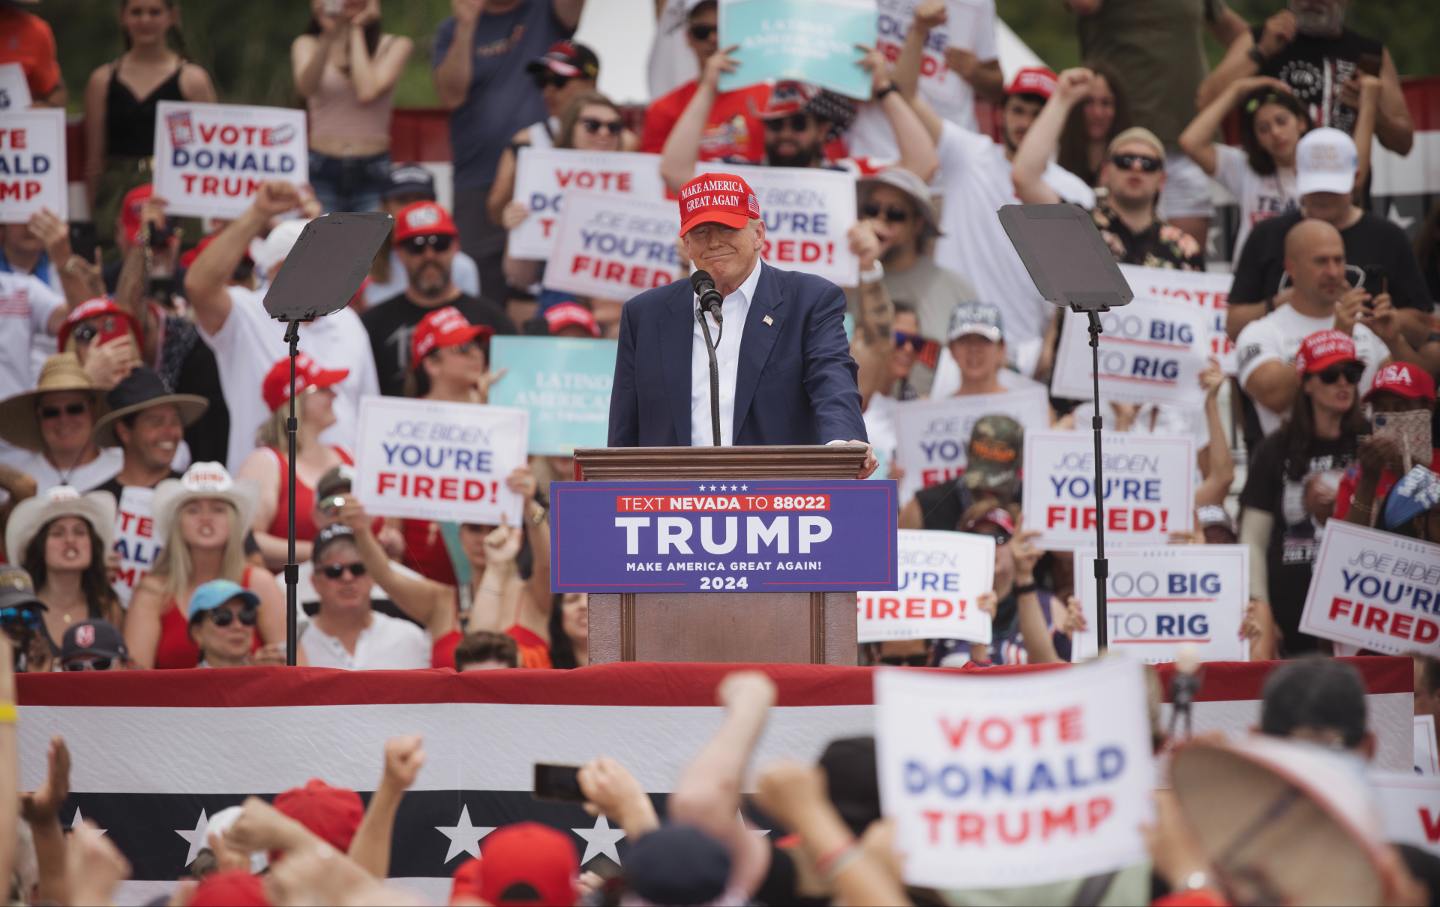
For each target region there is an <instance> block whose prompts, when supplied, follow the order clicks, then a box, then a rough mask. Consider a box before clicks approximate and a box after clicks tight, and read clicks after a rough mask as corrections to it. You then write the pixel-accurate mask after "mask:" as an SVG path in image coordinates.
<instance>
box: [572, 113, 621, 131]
mask: <svg viewBox="0 0 1440 907" xmlns="http://www.w3.org/2000/svg"><path fill="white" fill-rule="evenodd" d="M580 125H581V126H583V127H584V128H585V131H586V132H588V133H590V134H591V135H595V134H596V133H597V132H599V131H600V130H602V129H603V130H605V131H606V132H608V133H610V134H611V135H619V134H620V131H621V130H622V129H624V128H625V124H624V123H622V122H620V121H619V120H597V119H595V118H594V117H581V118H580Z"/></svg>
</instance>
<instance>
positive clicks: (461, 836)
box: [435, 805, 495, 863]
mask: <svg viewBox="0 0 1440 907" xmlns="http://www.w3.org/2000/svg"><path fill="white" fill-rule="evenodd" d="M435 830H436V831H438V832H440V834H442V835H444V836H445V837H447V838H449V839H450V848H449V849H448V850H446V851H445V862H446V863H449V862H450V861H451V860H453V859H455V858H456V857H458V856H459V855H460V854H462V853H468V854H469V855H470V856H472V857H478V856H480V840H481V839H482V838H484V837H485V836H486V835H488V834H490V832H492V831H494V830H495V826H493V825H471V824H470V807H469V806H464V805H462V806H461V807H460V821H459V822H457V823H455V824H454V825H436V826H435Z"/></svg>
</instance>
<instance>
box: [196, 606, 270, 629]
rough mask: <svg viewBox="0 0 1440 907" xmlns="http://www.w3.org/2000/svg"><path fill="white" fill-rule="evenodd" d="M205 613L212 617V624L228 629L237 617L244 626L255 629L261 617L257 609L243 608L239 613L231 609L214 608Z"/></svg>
mask: <svg viewBox="0 0 1440 907" xmlns="http://www.w3.org/2000/svg"><path fill="white" fill-rule="evenodd" d="M205 613H206V614H209V615H210V623H212V624H214V625H215V626H217V627H228V626H230V625H231V624H233V623H234V622H235V619H236V618H237V617H238V618H239V619H240V624H241V625H242V626H246V627H253V626H255V621H256V619H257V618H258V617H259V611H258V609H256V608H241V609H240V610H239V611H232V610H230V609H229V608H214V609H212V610H210V611H207V612H205Z"/></svg>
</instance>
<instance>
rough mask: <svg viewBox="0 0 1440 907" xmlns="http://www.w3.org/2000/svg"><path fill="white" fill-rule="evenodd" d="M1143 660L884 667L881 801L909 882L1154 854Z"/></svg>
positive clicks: (1079, 869)
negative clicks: (1045, 667) (1008, 667)
mask: <svg viewBox="0 0 1440 907" xmlns="http://www.w3.org/2000/svg"><path fill="white" fill-rule="evenodd" d="M1146 670H1147V669H1146V668H1145V667H1144V666H1143V665H1141V664H1140V663H1139V662H1136V661H1132V660H1129V659H1120V658H1114V659H1104V660H1102V661H1097V662H1093V663H1091V664H1087V665H1080V666H1076V667H1071V668H1065V669H1062V670H1055V671H1045V672H1043V673H1042V672H1036V673H1027V674H1005V675H988V676H987V675H986V674H985V673H984V672H981V673H979V674H950V675H945V674H939V673H936V672H929V671H911V670H905V669H884V668H882V669H880V670H878V671H877V672H876V675H875V716H876V734H875V737H876V741H875V742H876V757H877V760H878V766H879V772H880V804H881V808H882V812H883V813H884V815H885V816H886V817H887V818H890V819H894V820H895V822H896V824H897V829H896V842H895V843H896V848H897V849H898V850H899V851H900V852H901V853H903V854H905V868H904V878H905V881H906V882H907V883H908V884H911V885H919V886H922V887H926V888H942V889H943V888H1000V887H1010V886H1015V885H1039V884H1044V883H1047V882H1058V881H1061V880H1063V879H1074V878H1080V877H1083V876H1088V875H1094V874H1096V873H1101V872H1108V871H1111V870H1116V869H1120V868H1121V867H1124V866H1129V865H1130V864H1132V863H1136V862H1139V861H1140V860H1143V859H1145V857H1146V850H1145V842H1144V840H1143V838H1142V836H1141V831H1140V829H1141V825H1142V823H1144V822H1145V821H1147V819H1148V814H1149V802H1150V796H1151V789H1152V787H1153V785H1154V780H1155V775H1154V764H1153V759H1152V756H1151V743H1150V728H1149V724H1148V721H1147V719H1146V717H1145V716H1146V693H1145V677H1144V672H1145V671H1146Z"/></svg>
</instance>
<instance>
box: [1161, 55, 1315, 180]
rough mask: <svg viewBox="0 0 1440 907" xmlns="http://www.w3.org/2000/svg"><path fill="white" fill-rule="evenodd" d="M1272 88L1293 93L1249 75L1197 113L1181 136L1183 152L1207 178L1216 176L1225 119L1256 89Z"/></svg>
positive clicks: (1265, 78)
mask: <svg viewBox="0 0 1440 907" xmlns="http://www.w3.org/2000/svg"><path fill="white" fill-rule="evenodd" d="M1265 86H1269V87H1270V88H1273V89H1275V90H1276V91H1281V92H1284V93H1285V94H1290V86H1289V85H1286V84H1285V83H1284V82H1282V81H1280V80H1279V79H1272V78H1270V77H1269V76H1247V77H1246V78H1243V79H1240V80H1238V81H1235V82H1231V83H1230V84H1229V85H1228V86H1226V88H1225V90H1224V91H1222V92H1220V93H1219V94H1218V95H1217V96H1216V97H1215V100H1213V101H1211V102H1210V103H1209V104H1208V105H1207V106H1206V107H1205V109H1204V110H1201V111H1200V113H1198V114H1196V116H1195V119H1193V120H1191V121H1190V125H1188V126H1186V127H1185V131H1184V132H1182V133H1180V139H1179V143H1180V150H1181V151H1184V152H1185V154H1186V155H1187V156H1189V158H1190V159H1191V160H1192V161H1194V162H1195V163H1197V164H1199V165H1200V169H1201V170H1204V171H1205V174H1206V175H1207V176H1214V175H1215V168H1216V166H1217V163H1216V157H1217V155H1216V153H1215V142H1214V139H1215V133H1216V132H1218V131H1219V130H1220V126H1221V125H1222V124H1223V123H1224V122H1225V117H1226V116H1227V115H1228V114H1229V113H1230V110H1231V109H1232V108H1233V107H1234V106H1235V105H1236V104H1237V103H1238V102H1239V101H1240V99H1241V98H1243V97H1245V96H1246V95H1247V94H1249V93H1250V92H1252V91H1254V90H1256V89H1257V88H1261V87H1265Z"/></svg>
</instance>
